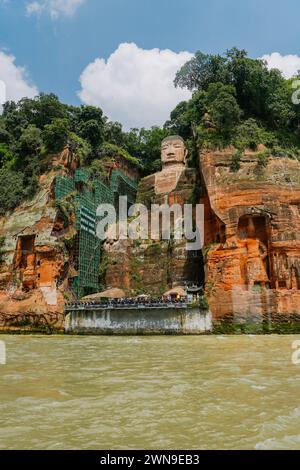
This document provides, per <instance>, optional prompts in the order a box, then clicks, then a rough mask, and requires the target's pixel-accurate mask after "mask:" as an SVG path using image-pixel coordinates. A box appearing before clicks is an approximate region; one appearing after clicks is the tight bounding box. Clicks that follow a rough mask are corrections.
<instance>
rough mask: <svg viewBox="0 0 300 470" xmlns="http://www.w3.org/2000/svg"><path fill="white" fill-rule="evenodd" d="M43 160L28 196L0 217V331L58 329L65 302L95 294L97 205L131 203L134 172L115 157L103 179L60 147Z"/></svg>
mask: <svg viewBox="0 0 300 470" xmlns="http://www.w3.org/2000/svg"><path fill="white" fill-rule="evenodd" d="M48 160H49V162H48V163H49V167H50V168H52V170H50V171H49V172H48V173H46V174H45V175H43V176H42V177H41V178H40V187H39V190H38V192H37V194H36V196H35V197H34V198H33V199H32V200H31V201H26V202H24V203H23V204H22V205H20V206H19V207H18V208H17V209H16V210H15V211H13V212H12V213H10V214H7V215H6V216H5V217H2V218H0V330H1V329H2V330H7V329H10V330H14V329H18V330H20V329H22V330H32V329H34V328H36V329H39V330H43V329H46V328H48V329H49V328H50V329H54V328H55V329H63V328H64V305H65V301H66V300H71V299H75V298H76V296H78V297H81V296H83V295H85V294H88V293H95V292H98V291H99V290H100V284H99V266H100V261H101V241H100V240H99V239H98V238H97V237H96V209H97V207H98V205H99V204H101V203H103V202H104V203H112V204H114V200H115V198H116V197H117V196H118V195H119V194H120V195H127V196H128V198H129V200H130V201H132V202H134V200H135V195H136V187H137V184H136V182H135V179H136V178H137V173H136V172H134V171H133V170H132V169H131V168H130V167H129V166H128V165H126V163H124V162H123V163H122V167H121V164H120V161H119V160H118V159H117V158H116V159H111V164H110V165H109V164H107V178H106V179H105V180H102V179H101V178H100V177H99V178H93V175H92V176H91V175H90V173H89V172H88V171H87V170H84V169H78V168H77V166H78V159H77V158H76V155H73V154H71V152H69V151H68V149H65V150H64V151H63V152H62V153H61V154H60V155H55V156H49V158H48Z"/></svg>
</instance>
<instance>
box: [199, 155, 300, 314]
mask: <svg viewBox="0 0 300 470" xmlns="http://www.w3.org/2000/svg"><path fill="white" fill-rule="evenodd" d="M259 150H261V151H262V150H264V149H259ZM233 154H234V149H230V148H229V149H227V150H224V151H218V152H216V151H215V152H206V153H203V154H201V156H200V166H201V172H202V175H203V191H202V203H204V205H205V247H204V250H203V251H204V254H205V273H206V283H205V287H206V293H207V296H208V299H209V305H210V308H211V311H212V314H213V320H214V321H215V322H218V321H224V320H227V319H232V318H233V319H235V320H236V321H242V322H243V321H253V320H254V319H261V320H266V321H269V320H273V321H278V322H281V321H290V320H297V321H299V319H300V307H299V305H300V304H299V300H300V233H299V228H300V163H299V162H298V161H296V160H291V159H288V158H271V157H267V158H266V161H265V162H264V165H261V164H260V163H259V160H258V153H257V152H252V151H246V152H244V154H243V155H242V157H241V159H240V162H239V166H240V168H239V169H238V170H237V171H233V170H232V158H233Z"/></svg>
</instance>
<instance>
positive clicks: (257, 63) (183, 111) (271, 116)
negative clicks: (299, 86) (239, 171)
mask: <svg viewBox="0 0 300 470" xmlns="http://www.w3.org/2000/svg"><path fill="white" fill-rule="evenodd" d="M174 83H175V86H179V87H182V88H188V89H189V90H191V91H192V92H193V95H192V98H191V99H190V100H189V101H187V102H183V103H180V104H179V105H178V106H177V107H176V108H175V109H174V110H173V111H172V113H171V117H170V120H169V121H168V122H167V123H166V126H167V128H169V129H171V130H172V131H173V132H176V133H178V134H180V135H181V136H182V137H184V138H185V139H191V140H195V141H196V142H197V145H198V147H200V148H201V147H203V148H205V147H208V148H223V147H226V146H227V145H229V144H232V145H234V146H235V147H236V148H238V149H244V148H246V147H248V148H251V149H253V150H255V149H256V147H257V145H258V144H261V143H262V144H264V145H266V146H267V147H268V148H270V149H275V148H277V150H278V148H280V153H281V154H282V155H283V156H293V157H296V158H297V157H298V149H299V148H300V106H299V105H295V104H293V102H292V94H293V92H294V91H295V90H294V89H293V88H292V83H293V80H292V79H290V80H286V79H285V78H284V77H283V76H282V74H281V73H280V72H279V70H277V69H272V70H269V69H268V67H267V64H266V63H265V62H264V61H262V60H259V59H251V58H249V57H248V56H247V53H246V51H244V50H238V49H236V48H233V49H231V50H229V51H227V52H226V53H225V54H224V55H223V56H220V55H210V54H204V53H202V52H200V51H199V52H197V53H196V54H195V56H194V57H193V58H192V59H191V60H190V61H188V62H187V63H186V64H185V65H184V66H183V67H182V68H181V69H180V70H179V71H178V72H177V74H176V78H175V82H174ZM291 149H293V150H292V152H291ZM276 153H277V154H278V151H277V152H274V155H275V154H276Z"/></svg>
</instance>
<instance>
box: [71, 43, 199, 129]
mask: <svg viewBox="0 0 300 470" xmlns="http://www.w3.org/2000/svg"><path fill="white" fill-rule="evenodd" d="M192 56H193V54H191V53H189V52H179V53H176V52H173V51H171V50H169V49H166V50H160V49H151V50H145V49H141V48H139V47H137V45H136V44H134V43H123V44H120V45H119V47H118V48H117V49H116V50H115V51H114V52H113V53H112V54H111V56H110V57H109V58H108V59H107V61H105V60H104V59H102V58H98V59H96V60H95V61H94V62H92V63H90V64H89V65H88V66H87V67H86V68H85V70H84V71H83V73H82V75H81V77H80V83H81V90H80V92H79V93H78V94H79V97H80V99H81V101H82V102H83V103H85V104H89V105H94V106H100V107H101V108H102V109H103V111H104V113H105V114H106V115H108V116H109V118H110V119H112V120H115V121H120V122H121V123H123V124H124V126H125V127H126V128H130V127H142V126H144V127H150V126H152V125H161V124H163V123H164V122H165V121H166V120H167V119H168V118H169V114H170V111H171V110H172V109H173V108H174V107H175V106H176V105H177V104H178V103H179V102H180V101H183V100H186V99H189V98H190V96H191V94H190V92H189V91H187V90H181V89H179V88H175V87H174V85H173V80H174V78H175V74H176V72H177V70H178V69H179V68H180V67H181V66H182V65H183V64H184V63H185V62H186V61H188V60H189V59H191V57H192Z"/></svg>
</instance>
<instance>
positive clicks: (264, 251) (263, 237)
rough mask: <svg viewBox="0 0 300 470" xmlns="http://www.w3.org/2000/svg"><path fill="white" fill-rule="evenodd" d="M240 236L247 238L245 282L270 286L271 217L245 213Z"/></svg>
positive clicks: (241, 238) (241, 221) (240, 220)
mask: <svg viewBox="0 0 300 470" xmlns="http://www.w3.org/2000/svg"><path fill="white" fill-rule="evenodd" d="M238 238H239V239H240V240H245V243H246V247H247V258H248V259H247V263H246V278H247V279H245V283H246V284H248V285H249V284H250V285H251V283H254V285H258V284H260V285H262V286H264V287H270V286H271V281H272V277H273V276H272V273H271V266H270V253H269V240H270V226H269V219H268V218H267V217H266V216H264V215H256V214H254V215H244V216H242V217H240V219H239V222H238Z"/></svg>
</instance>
